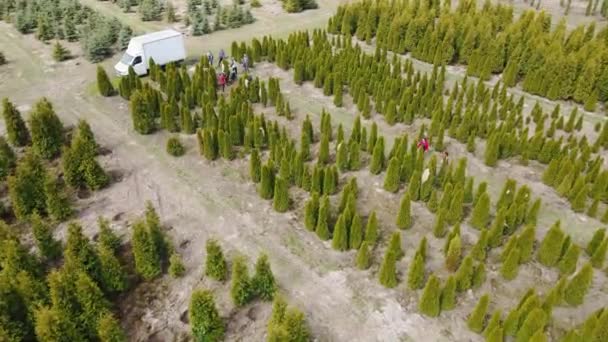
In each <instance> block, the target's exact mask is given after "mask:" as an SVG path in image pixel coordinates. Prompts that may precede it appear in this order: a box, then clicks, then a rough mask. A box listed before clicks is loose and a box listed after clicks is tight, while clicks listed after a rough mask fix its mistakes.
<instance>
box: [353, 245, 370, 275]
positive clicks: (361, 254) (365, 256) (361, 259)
mask: <svg viewBox="0 0 608 342" xmlns="http://www.w3.org/2000/svg"><path fill="white" fill-rule="evenodd" d="M369 254H370V253H369V244H368V242H367V241H363V243H361V247H359V251H358V252H357V259H356V264H357V268H358V269H360V270H366V269H368V268H369V264H370V260H369V258H370V255H369Z"/></svg>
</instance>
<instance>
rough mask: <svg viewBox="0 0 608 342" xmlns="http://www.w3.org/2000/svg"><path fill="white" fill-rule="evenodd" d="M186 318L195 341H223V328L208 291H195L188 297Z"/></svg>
mask: <svg viewBox="0 0 608 342" xmlns="http://www.w3.org/2000/svg"><path fill="white" fill-rule="evenodd" d="M188 318H189V322H190V326H191V327H192V335H193V336H194V338H195V339H196V340H197V341H209V342H217V341H222V340H223V339H224V331H225V326H224V322H223V321H222V318H221V317H220V315H219V313H218V311H217V308H216V306H215V300H214V298H213V294H212V293H211V291H208V290H195V291H194V292H193V293H192V296H191V297H190V305H189V307H188Z"/></svg>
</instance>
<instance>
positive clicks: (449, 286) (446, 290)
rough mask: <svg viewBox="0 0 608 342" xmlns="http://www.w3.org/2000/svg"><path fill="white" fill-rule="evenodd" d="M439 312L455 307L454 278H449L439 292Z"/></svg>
mask: <svg viewBox="0 0 608 342" xmlns="http://www.w3.org/2000/svg"><path fill="white" fill-rule="evenodd" d="M440 302H441V310H442V311H444V310H445V311H448V310H452V309H454V307H455V306H456V278H454V276H452V275H451V276H449V277H448V280H447V281H446V282H445V286H444V287H443V289H442V290H441V298H440Z"/></svg>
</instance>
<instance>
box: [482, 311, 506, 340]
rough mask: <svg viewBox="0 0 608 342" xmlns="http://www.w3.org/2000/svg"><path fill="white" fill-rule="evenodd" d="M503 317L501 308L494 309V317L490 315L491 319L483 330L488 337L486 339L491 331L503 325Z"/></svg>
mask: <svg viewBox="0 0 608 342" xmlns="http://www.w3.org/2000/svg"><path fill="white" fill-rule="evenodd" d="M501 318H502V311H500V309H496V310H494V313H493V314H492V317H490V320H489V321H488V324H487V325H486V328H485V329H484V330H483V336H484V337H485V338H486V341H487V339H488V337H489V336H490V333H491V332H492V331H493V330H494V329H497V328H501V326H500V321H501ZM501 341H502V336H501Z"/></svg>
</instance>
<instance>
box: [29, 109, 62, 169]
mask: <svg viewBox="0 0 608 342" xmlns="http://www.w3.org/2000/svg"><path fill="white" fill-rule="evenodd" d="M29 126H30V132H31V138H32V148H33V150H34V151H35V152H36V153H37V154H38V155H39V156H40V157H42V158H45V159H52V158H54V157H56V156H57V155H58V154H59V152H60V151H61V146H62V145H63V142H64V135H63V124H62V123H61V120H59V117H58V116H57V114H55V110H54V109H53V106H52V105H51V103H50V102H49V101H48V100H47V99H46V98H43V99H42V100H40V101H38V102H37V103H36V105H35V106H34V110H33V111H32V113H31V114H30V118H29Z"/></svg>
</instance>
